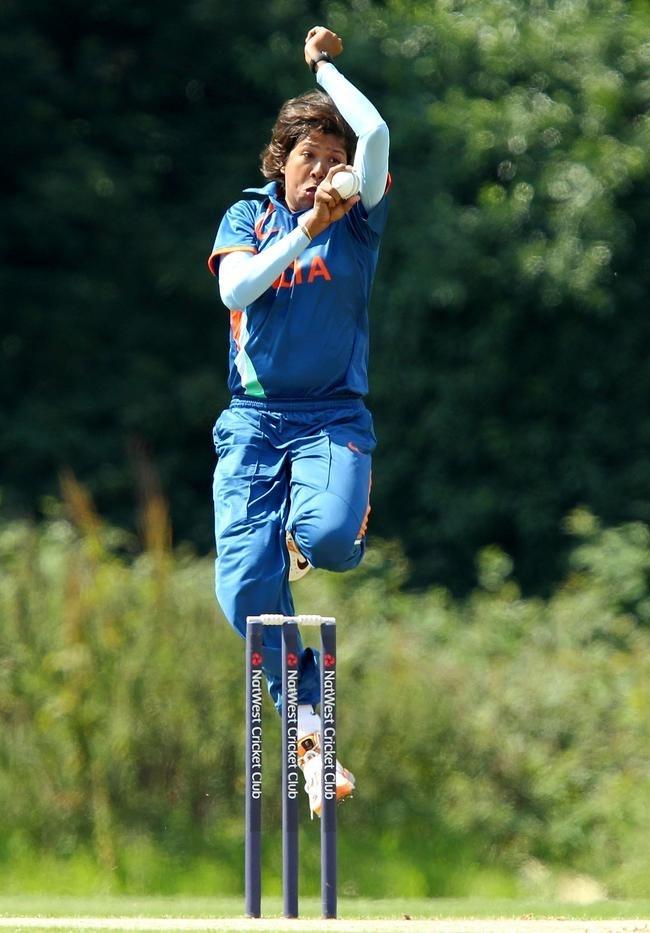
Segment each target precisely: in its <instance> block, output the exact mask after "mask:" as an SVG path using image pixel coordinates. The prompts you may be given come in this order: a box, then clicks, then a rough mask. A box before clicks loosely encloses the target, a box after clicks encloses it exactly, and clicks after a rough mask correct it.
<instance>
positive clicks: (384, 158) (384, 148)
mask: <svg viewBox="0 0 650 933" xmlns="http://www.w3.org/2000/svg"><path fill="white" fill-rule="evenodd" d="M342 51H343V43H342V41H341V39H340V37H339V36H337V35H336V33H334V32H332V31H331V30H329V29H326V28H325V27H323V26H314V27H313V28H312V29H310V30H309V32H308V33H307V37H306V39H305V61H306V62H307V64H308V65H309V66H310V68H311V69H312V70H313V71H315V72H316V80H317V81H318V83H319V85H320V86H321V87H322V88H323V90H325V91H327V93H328V94H329V96H330V97H331V98H332V100H333V101H334V103H335V104H336V107H337V109H338V111H339V113H340V114H341V116H342V117H343V118H344V119H345V120H346V121H347V123H349V125H350V126H351V127H352V129H353V130H354V132H355V134H356V135H357V137H358V143H357V151H356V155H355V158H354V170H355V171H356V172H357V174H358V175H359V178H360V180H361V189H360V190H361V203H362V204H363V206H364V207H365V209H366V210H367V211H370V210H372V208H373V207H375V206H376V205H377V204H378V203H379V202H380V201H381V199H382V197H383V196H384V193H385V191H386V183H387V179H388V152H389V143H390V139H389V133H388V127H387V125H386V122H385V121H384V119H383V118H382V116H381V114H380V113H379V112H378V110H377V109H376V107H374V105H373V104H372V103H371V102H370V101H369V100H368V98H367V97H365V96H364V95H363V94H362V93H361V91H359V90H358V89H357V88H356V87H355V86H354V85H353V84H352V83H351V82H350V81H348V79H347V78H345V77H344V76H343V75H342V74H341V73H340V72H339V71H338V70H337V68H336V67H335V66H334V65H333V64H332V62H331V59H333V58H336V57H337V56H338V55H340V54H341V52H342Z"/></svg>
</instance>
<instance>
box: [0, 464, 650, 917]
mask: <svg viewBox="0 0 650 933" xmlns="http://www.w3.org/2000/svg"><path fill="white" fill-rule="evenodd" d="M65 485H66V498H67V505H68V509H67V512H66V513H62V512H61V511H60V510H59V513H58V514H57V515H55V516H53V517H52V519H51V520H49V521H48V522H46V523H44V524H42V525H41V526H40V528H38V529H37V528H35V527H33V526H29V525H27V524H25V523H22V522H15V523H5V524H4V525H3V526H2V527H0V569H1V571H2V572H1V573H0V657H1V658H2V663H1V664H0V719H1V722H2V729H0V795H1V797H2V800H3V801H4V805H3V807H2V809H1V811H0V867H1V869H2V870H1V871H0V891H1V892H4V893H15V892H22V893H24V892H25V891H43V890H45V891H49V892H56V893H61V894H62V893H75V892H76V893H81V892H84V893H88V892H90V891H104V892H106V891H112V892H116V893H117V892H126V893H131V894H142V893H148V892H149V893H150V892H161V893H168V894H170V893H179V892H183V893H189V892H192V893H194V894H197V893H201V894H208V893H210V894H220V895H224V894H237V893H239V892H240V891H241V885H242V866H243V839H242V836H243V834H242V826H243V799H244V787H243V784H244V775H243V767H242V764H243V763H242V749H243V718H244V717H243V702H242V700H243V697H242V693H243V691H242V687H243V677H242V646H241V642H240V641H239V639H237V638H236V637H235V636H234V634H232V632H231V631H230V630H229V629H228V627H227V625H226V623H225V621H224V620H223V619H221V618H219V619H218V625H217V626H215V625H214V614H215V610H214V603H213V600H212V594H211V590H212V576H213V568H212V561H211V560H210V559H208V558H202V559H197V558H196V557H194V556H192V555H191V554H190V553H188V552H186V553H183V552H178V553H176V554H174V553H172V552H170V551H169V549H168V548H167V546H166V544H165V542H166V540H167V537H168V535H167V531H166V517H165V510H164V507H163V505H162V503H161V502H160V501H159V500H155V499H153V500H151V501H150V503H149V507H148V509H147V516H146V519H145V522H144V525H145V527H146V529H147V538H148V542H149V544H148V548H147V549H146V550H145V551H144V552H142V553H141V554H140V555H139V556H138V558H137V559H136V560H135V561H131V560H128V561H127V560H125V559H124V556H123V552H124V548H125V547H126V546H128V540H127V538H126V536H125V534H124V532H118V531H117V530H115V529H111V528H110V527H106V526H105V525H104V524H103V523H102V522H101V521H100V520H99V519H98V518H97V516H96V515H95V514H94V513H93V511H92V507H91V505H90V503H89V501H88V498H87V495H86V494H85V492H84V491H83V490H82V489H80V488H79V487H78V486H77V485H76V484H75V483H74V482H73V481H72V480H71V479H70V478H68V479H67V480H66V484H65ZM66 515H67V516H72V517H73V522H71V521H70V520H69V518H67V517H66ZM569 530H570V531H571V533H572V535H573V536H574V549H573V551H572V560H571V565H572V570H571V572H570V574H569V576H568V577H567V579H566V580H565V581H564V583H563V585H562V586H561V587H559V588H558V589H557V591H556V593H555V594H554V595H553V596H552V597H551V598H550V599H548V600H542V599H540V598H539V597H535V598H529V599H525V598H523V597H522V595H521V593H520V591H519V588H518V586H517V585H516V583H515V582H513V581H512V579H511V571H512V563H511V561H510V560H509V558H508V557H507V556H506V555H505V554H504V553H503V552H502V551H499V550H497V549H495V548H488V549H486V550H485V551H484V552H483V553H482V554H481V557H480V561H479V564H480V586H479V587H478V588H477V589H476V590H475V592H474V593H473V594H472V596H471V597H469V598H468V599H466V600H464V601H463V602H460V601H455V600H453V599H452V598H451V597H450V595H449V593H448V592H447V591H444V590H441V589H437V590H436V589H431V590H429V591H428V592H427V593H426V594H413V593H411V594H409V593H405V592H404V590H403V586H402V584H403V582H404V575H405V572H406V566H405V563H404V560H403V558H402V556H401V555H400V553H399V551H398V550H397V549H396V548H395V547H394V546H393V547H391V548H388V547H386V546H384V547H375V548H373V549H371V550H370V551H369V554H368V560H367V561H365V562H364V565H363V567H362V568H361V569H360V570H359V571H358V572H357V573H355V574H329V573H324V572H319V573H313V574H310V575H309V576H308V577H307V578H306V579H305V580H304V582H303V583H302V585H301V586H300V588H298V587H296V597H297V600H298V609H299V610H302V611H310V612H323V613H325V612H328V613H335V614H336V616H337V619H338V620H339V622H340V623H341V624H340V640H339V641H340V643H339V652H338V654H339V661H340V677H339V687H340V689H339V697H338V700H339V704H338V721H339V739H340V741H339V754H340V756H341V758H342V759H343V760H344V761H345V762H346V763H349V764H350V766H351V767H353V768H354V771H355V774H356V777H357V781H358V793H357V794H356V795H355V799H354V800H353V801H352V802H351V803H348V804H346V805H345V806H342V807H341V808H340V827H341V832H340V844H339V851H340V860H341V864H340V877H341V885H342V888H341V890H342V893H343V894H347V895H361V896H365V897H398V896H399V897H415V896H432V895H456V896H457V895H463V894H468V893H473V894H482V895H484V896H485V895H493V896H494V895H500V896H505V895H516V894H517V895H524V894H527V895H535V896H538V897H547V898H549V897H556V898H560V899H564V900H581V899H587V900H593V899H599V898H603V897H605V896H607V895H609V896H617V897H635V896H636V897H639V896H645V897H648V896H649V895H650V852H649V849H648V845H647V839H648V834H649V833H650V811H649V810H648V805H647V804H648V797H649V794H650V725H649V724H650V627H649V622H650V582H649V581H650V530H649V528H648V526H647V525H643V524H641V523H630V524H627V525H624V526H621V527H619V528H616V529H606V530H605V529H602V528H600V527H599V526H598V523H597V522H596V521H595V519H594V518H593V517H592V516H590V515H589V514H588V513H586V512H581V511H577V512H575V513H574V514H573V515H572V516H571V519H570V526H569ZM265 709H266V714H267V717H268V719H267V723H266V730H265V741H266V745H265V747H266V764H265V781H266V784H265V787H266V792H265V803H264V820H265V824H264V844H265V849H264V859H265V890H266V891H267V893H269V892H272V891H276V892H278V891H279V884H280V878H279V875H280V865H281V859H280V839H279V825H280V812H279V807H280V795H279V793H278V788H279V782H280V774H279V766H280V756H279V755H278V754H277V749H278V747H279V738H280V736H279V732H280V729H279V721H278V718H277V716H276V715H275V713H273V712H272V707H271V703H270V701H269V702H268V703H267V704H266V708H265ZM300 796H301V797H302V798H303V799H302V801H301V808H302V827H303V828H302V833H301V851H302V857H301V861H302V865H303V878H304V890H305V892H311V893H313V894H315V893H316V891H317V887H318V883H319V881H318V879H319V872H318V865H319V833H318V822H317V821H316V822H313V823H312V822H310V821H309V820H308V819H307V809H308V808H307V800H306V797H305V796H304V795H303V794H301V795H300ZM35 853H38V855H37V857H35Z"/></svg>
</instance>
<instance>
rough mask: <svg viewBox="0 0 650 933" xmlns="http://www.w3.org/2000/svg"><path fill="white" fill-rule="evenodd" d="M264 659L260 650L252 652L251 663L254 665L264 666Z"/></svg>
mask: <svg viewBox="0 0 650 933" xmlns="http://www.w3.org/2000/svg"><path fill="white" fill-rule="evenodd" d="M262 660H263V659H262V655H261V654H260V653H259V651H254V652H253V653H252V655H251V664H252V666H253V667H261V666H262Z"/></svg>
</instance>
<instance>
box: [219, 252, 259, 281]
mask: <svg viewBox="0 0 650 933" xmlns="http://www.w3.org/2000/svg"><path fill="white" fill-rule="evenodd" d="M256 252H257V250H256V249H255V247H254V246H224V248H223V249H216V250H215V251H214V253H212V255H211V256H210V258H209V259H208V269H209V270H210V272H211V273H212V275H216V274H217V270H218V268H219V264H218V263H217V262H216V260H217V259H220V258H221V256H225V255H226V253H256Z"/></svg>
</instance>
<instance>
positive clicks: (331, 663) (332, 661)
mask: <svg viewBox="0 0 650 933" xmlns="http://www.w3.org/2000/svg"><path fill="white" fill-rule="evenodd" d="M323 664H324V665H325V667H336V658H335V657H334V655H333V654H326V655H325V657H324V658H323Z"/></svg>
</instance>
